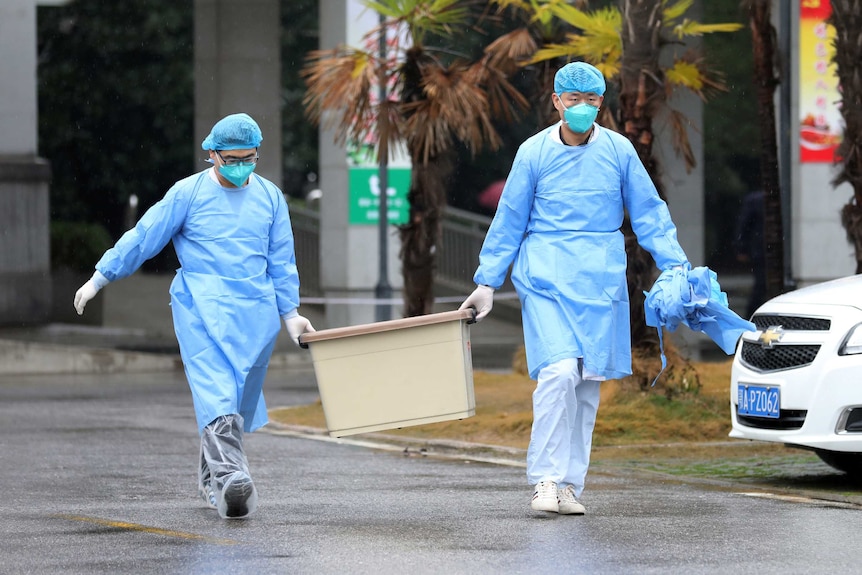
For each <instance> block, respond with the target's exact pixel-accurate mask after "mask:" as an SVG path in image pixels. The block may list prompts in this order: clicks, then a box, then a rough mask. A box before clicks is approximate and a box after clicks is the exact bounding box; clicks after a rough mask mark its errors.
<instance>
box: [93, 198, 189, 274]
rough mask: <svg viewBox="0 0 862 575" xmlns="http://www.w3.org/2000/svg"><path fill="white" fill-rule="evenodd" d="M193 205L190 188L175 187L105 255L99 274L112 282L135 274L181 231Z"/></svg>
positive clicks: (97, 266) (98, 269)
mask: <svg viewBox="0 0 862 575" xmlns="http://www.w3.org/2000/svg"><path fill="white" fill-rule="evenodd" d="M190 201H191V193H190V190H189V189H188V187H187V186H182V185H179V184H175V185H174V186H173V187H172V188H171V189H170V190H168V193H167V194H165V197H164V198H162V199H161V200H159V201H158V202H156V203H155V204H154V205H153V206H152V207H151V208H150V209H149V210H147V211H146V213H144V215H143V216H142V217H141V219H140V220H139V221H138V223H137V224H135V227H133V228H132V229H130V230H129V231H127V232H126V233H125V234H123V236H122V237H121V238H120V239H119V240H118V241H117V243H116V244H114V247H112V248H110V249H109V250H108V251H106V252H105V254H104V255H103V256H102V258H101V259H100V260H99V261H98V263H97V264H96V270H97V271H99V273H101V274H102V275H103V276H105V277H106V278H107V279H109V280H110V281H115V280H118V279H121V278H124V277H128V276H130V275H132V274H133V273H135V271H137V269H138V268H139V267H141V264H143V263H144V262H145V261H147V260H148V259H150V258H151V257H153V256H156V255H158V253H159V252H161V251H162V250H163V249H164V248H165V246H166V245H168V242H169V241H171V238H172V237H173V236H174V235H175V234H176V233H178V232H179V231H180V229H182V227H183V223H184V222H185V219H186V215H187V214H188V207H189V202H190Z"/></svg>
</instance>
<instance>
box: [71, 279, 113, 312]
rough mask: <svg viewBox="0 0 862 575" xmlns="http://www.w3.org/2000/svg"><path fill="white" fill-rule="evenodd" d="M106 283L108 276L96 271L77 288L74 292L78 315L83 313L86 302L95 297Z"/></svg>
mask: <svg viewBox="0 0 862 575" xmlns="http://www.w3.org/2000/svg"><path fill="white" fill-rule="evenodd" d="M106 285H108V278H106V277H105V276H103V275H102V274H100V273H99V272H96V273H94V274H93V277H91V278H90V279H88V280H87V281H86V282H85V283H84V285H82V286H81V287H80V288H78V291H77V292H75V311H77V312H78V315H83V314H84V308H85V307H87V302H89V301H90V300H91V299H93V298H94V297H96V294H97V293H99V290H100V289H102V288H103V287H105V286H106Z"/></svg>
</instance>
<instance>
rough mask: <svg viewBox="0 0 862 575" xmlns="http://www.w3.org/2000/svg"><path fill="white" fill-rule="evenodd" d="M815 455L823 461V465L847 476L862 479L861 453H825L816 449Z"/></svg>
mask: <svg viewBox="0 0 862 575" xmlns="http://www.w3.org/2000/svg"><path fill="white" fill-rule="evenodd" d="M815 453H817V456H818V457H819V458H820V459H822V460H823V463H825V464H826V465H829V466H830V467H833V468H835V469H837V470H838V471H843V472H844V473H846V474H847V475H852V476H853V477H859V478H862V453H849V452H846V451H826V450H823V449H816V450H815Z"/></svg>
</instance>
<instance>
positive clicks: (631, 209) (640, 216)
mask: <svg viewBox="0 0 862 575" xmlns="http://www.w3.org/2000/svg"><path fill="white" fill-rule="evenodd" d="M618 145H619V144H618ZM624 145H625V146H626V147H625V151H624V152H623V153H622V154H621V157H620V168H621V172H622V188H623V201H624V203H625V207H626V210H627V211H628V214H629V219H630V221H631V224H632V230H634V233H635V235H636V236H637V238H638V243H639V244H640V245H641V246H642V247H643V248H644V249H645V250H647V251H648V252H649V253H650V254H651V255H652V257H653V259H654V260H655V263H656V266H657V267H658V268H659V270H667V269H671V268H673V267H676V266H681V265H683V264H685V263H687V262H688V258H687V257H686V255H685V252H684V251H683V249H682V247H681V246H680V245H679V241H678V240H677V237H676V226H675V225H674V223H673V221H672V220H671V217H670V211H669V210H668V209H667V204H666V203H665V202H664V200H662V199H661V197H660V196H659V195H658V191H657V190H656V189H655V185H654V184H653V182H652V179H650V176H649V173H647V171H646V168H644V165H643V164H642V163H641V161H640V158H638V156H637V154H636V153H635V150H634V148H633V147H632V145H631V143H630V142H629V141H628V140H625V142H624ZM618 149H619V148H618Z"/></svg>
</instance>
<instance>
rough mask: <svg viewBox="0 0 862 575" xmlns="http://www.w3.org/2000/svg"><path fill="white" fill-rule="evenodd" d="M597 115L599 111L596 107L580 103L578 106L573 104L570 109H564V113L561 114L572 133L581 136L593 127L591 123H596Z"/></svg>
mask: <svg viewBox="0 0 862 575" xmlns="http://www.w3.org/2000/svg"><path fill="white" fill-rule="evenodd" d="M598 113H599V109H598V108H597V107H596V106H593V105H591V104H587V103H586V102H581V103H580V104H575V105H574V106H572V107H571V108H566V111H565V112H564V113H563V118H565V120H566V124H568V125H569V128H571V129H572V131H573V132H577V133H578V134H583V133H585V132H587V131H589V129H590V128H591V127H592V126H593V122H595V121H596V116H597V115H598Z"/></svg>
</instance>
